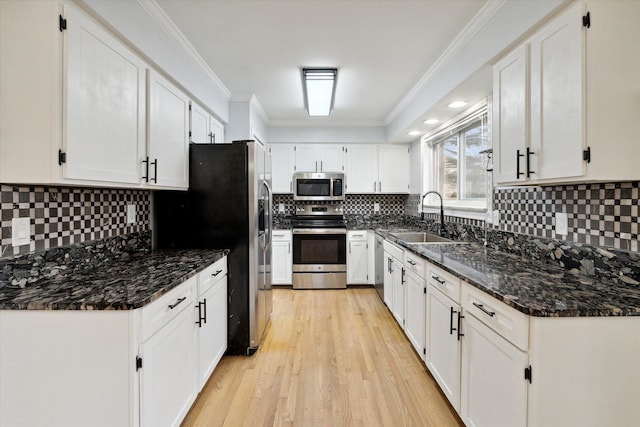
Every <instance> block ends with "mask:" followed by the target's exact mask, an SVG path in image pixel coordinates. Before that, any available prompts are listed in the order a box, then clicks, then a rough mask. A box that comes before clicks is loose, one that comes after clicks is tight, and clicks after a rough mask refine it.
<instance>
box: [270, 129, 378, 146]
mask: <svg viewBox="0 0 640 427" xmlns="http://www.w3.org/2000/svg"><path fill="white" fill-rule="evenodd" d="M269 138H270V141H271V142H282V143H301V142H302V143H336V144H351V143H361V142H362V143H369V144H378V143H385V142H387V138H386V131H385V128H384V127H382V126H322V125H318V126H270V127H269Z"/></svg>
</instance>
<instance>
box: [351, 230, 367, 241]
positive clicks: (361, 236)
mask: <svg viewBox="0 0 640 427" xmlns="http://www.w3.org/2000/svg"><path fill="white" fill-rule="evenodd" d="M347 238H348V239H349V241H350V242H364V241H366V240H367V231H366V230H353V231H348V232H347Z"/></svg>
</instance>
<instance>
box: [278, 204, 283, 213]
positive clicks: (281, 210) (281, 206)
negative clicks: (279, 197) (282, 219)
mask: <svg viewBox="0 0 640 427" xmlns="http://www.w3.org/2000/svg"><path fill="white" fill-rule="evenodd" d="M278 213H281V214H283V213H284V203H278Z"/></svg>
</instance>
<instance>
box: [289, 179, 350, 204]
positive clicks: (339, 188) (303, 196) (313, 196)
mask: <svg viewBox="0 0 640 427" xmlns="http://www.w3.org/2000/svg"><path fill="white" fill-rule="evenodd" d="M293 200H307V201H316V202H318V201H341V200H344V174H343V173H338V172H335V173H334V172H320V173H316V172H297V173H294V174H293Z"/></svg>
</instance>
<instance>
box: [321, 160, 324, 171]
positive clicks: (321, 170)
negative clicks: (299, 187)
mask: <svg viewBox="0 0 640 427" xmlns="http://www.w3.org/2000/svg"><path fill="white" fill-rule="evenodd" d="M323 169H324V168H323V167H322V160H320V172H322V171H323Z"/></svg>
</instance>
